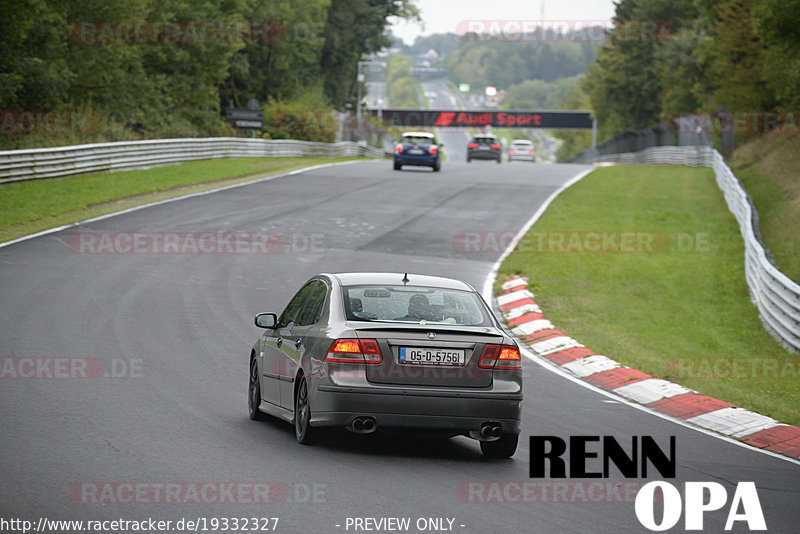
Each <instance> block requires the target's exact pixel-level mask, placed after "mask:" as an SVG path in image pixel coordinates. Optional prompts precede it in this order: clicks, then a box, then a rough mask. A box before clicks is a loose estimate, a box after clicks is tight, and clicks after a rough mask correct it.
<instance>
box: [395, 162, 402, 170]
mask: <svg viewBox="0 0 800 534" xmlns="http://www.w3.org/2000/svg"><path fill="white" fill-rule="evenodd" d="M402 168H403V166H402V165H400V164H399V163H395V164H394V170H396V171H399V170H400V169H402Z"/></svg>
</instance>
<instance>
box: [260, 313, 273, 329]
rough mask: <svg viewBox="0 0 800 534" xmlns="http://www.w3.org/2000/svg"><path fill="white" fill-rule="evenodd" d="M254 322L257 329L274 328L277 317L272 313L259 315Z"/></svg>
mask: <svg viewBox="0 0 800 534" xmlns="http://www.w3.org/2000/svg"><path fill="white" fill-rule="evenodd" d="M254 322H255V324H256V326H257V327H259V328H275V325H276V324H278V316H277V315H276V314H274V313H259V314H258V315H256V318H255V321H254Z"/></svg>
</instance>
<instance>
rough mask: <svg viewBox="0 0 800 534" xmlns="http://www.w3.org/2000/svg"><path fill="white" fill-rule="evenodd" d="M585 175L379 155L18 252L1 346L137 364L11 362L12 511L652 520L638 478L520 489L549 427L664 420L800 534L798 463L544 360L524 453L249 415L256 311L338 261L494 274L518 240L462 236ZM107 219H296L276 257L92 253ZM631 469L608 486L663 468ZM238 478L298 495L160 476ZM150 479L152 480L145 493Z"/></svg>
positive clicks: (215, 225) (7, 465)
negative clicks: (96, 370)
mask: <svg viewBox="0 0 800 534" xmlns="http://www.w3.org/2000/svg"><path fill="white" fill-rule="evenodd" d="M585 168H586V167H583V166H573V165H522V164H520V165H517V164H505V163H504V164H502V165H497V164H496V163H494V162H473V163H471V164H469V165H467V164H466V163H464V162H462V161H448V162H447V163H446V164H445V166H444V167H443V170H442V172H440V173H433V172H431V171H430V170H429V169H409V170H404V171H402V172H396V171H393V170H391V162H390V161H374V162H359V163H355V164H348V165H338V166H331V167H326V168H321V169H316V170H311V171H308V172H305V173H302V174H297V175H294V176H286V177H279V178H276V179H273V180H269V181H264V182H261V183H256V184H251V185H246V186H243V187H238V188H233V189H228V190H225V191H221V192H217V193H214V194H209V195H202V196H196V197H193V198H188V199H183V200H179V201H176V202H171V203H167V204H162V205H158V206H154V207H150V208H146V209H142V210H139V211H134V212H131V213H126V214H122V215H119V216H115V217H111V218H108V219H104V220H100V221H97V222H94V223H89V224H84V225H81V226H80V227H77V228H73V229H70V230H66V231H62V232H59V233H55V234H51V235H47V236H43V237H39V238H36V239H32V240H29V241H25V242H21V243H17V244H14V245H11V246H8V247H5V248H1V249H0V265H2V267H0V302H2V303H3V313H2V315H0V332H2V334H1V335H0V355H2V357H3V358H5V359H8V358H17V359H21V358H22V359H24V358H40V359H45V358H56V359H63V358H88V359H90V360H87V361H90V362H93V361H94V360H91V359H97V360H100V361H101V362H102V370H104V372H106V373H110V374H113V375H115V376H108V377H103V376H99V377H96V378H91V377H89V378H74V377H73V378H64V379H59V378H52V379H51V378H41V379H35V378H29V379H13V378H9V377H8V376H7V374H6V376H4V379H3V380H2V381H1V382H0V403H1V404H2V411H0V422H1V423H2V429H3V431H2V432H0V449H1V450H2V451H3V453H2V457H1V458H2V459H0V471H1V472H2V481H3V482H2V486H1V487H2V489H0V512H2V514H0V515H2V516H3V517H18V518H24V519H30V520H34V521H36V520H37V519H38V518H40V517H47V518H48V519H65V520H67V519H119V518H123V519H129V520H130V519H143V518H147V517H151V518H155V519H160V520H178V519H180V518H182V517H184V518H198V517H205V518H208V519H209V520H210V518H223V517H229V518H230V517H235V516H240V517H242V516H246V517H278V518H280V520H279V524H278V527H277V531H279V532H340V531H341V532H347V531H350V532H352V531H353V528H352V526H351V527H350V528H349V529H348V528H346V525H347V523H346V521H347V518H348V517H350V518H353V517H362V518H363V517H410V518H411V521H412V523H411V525H412V527H411V529H410V532H416V531H417V529H416V526H415V523H414V522H415V521H416V520H417V518H454V523H453V526H452V528H453V529H454V530H456V531H459V532H465V533H467V532H470V533H473V532H474V533H478V532H481V533H482V532H508V533H511V532H543V533H559V532H585V533H619V532H645V531H646V530H645V529H644V528H643V527H642V526H641V525H640V524H639V523H638V521H637V519H636V517H635V514H634V505H633V497H634V496H635V491H634V492H633V494H632V495H628V496H627V497H625V495H624V492H623V494H622V499H616V498H612V499H611V500H622V501H623V502H583V501H585V500H586V499H583V501H582V500H581V499H580V498H579V497H576V496H575V495H574V494H573V493H572V489H570V494H569V497H568V498H567V499H566V500H567V502H563V501H564V499H563V498H558V497H556V496H553V495H550V494H545V495H544V496H543V497H541V498H540V497H537V502H520V501H525V500H526V499H528V500H529V499H530V496H528V497H525V496H523V495H522V494H521V493H520V490H519V488H520V487H521V486H519V484H522V483H530V482H536V483H541V482H548V481H543V480H540V479H530V478H529V460H530V454H529V448H528V436H531V435H555V436H561V437H564V438H567V437H568V436H571V435H612V436H614V437H615V438H616V439H617V440H618V441H620V442H621V443H630V439H631V436H642V435H651V436H653V437H654V438H655V439H656V440H657V442H658V443H659V444H661V445H664V446H666V444H667V443H668V441H669V436H673V435H674V436H676V440H677V447H676V452H677V464H678V467H677V478H676V479H673V480H671V482H673V483H675V484H676V485H678V486H680V483H682V482H684V481H715V482H720V483H722V484H723V485H724V486H725V488H726V489H727V490H728V499H729V500H730V498H731V496H732V495H733V490H734V488H735V485H736V482H739V481H754V482H755V483H756V486H757V488H758V494H759V497H760V502H761V506H762V507H763V510H764V515H765V519H766V523H767V526H768V528H769V531H770V532H796V521H797V503H798V501H799V500H800V482H798V478H800V467H798V466H797V465H796V464H793V463H790V462H788V461H785V460H782V459H778V458H774V457H771V456H768V455H765V454H762V453H759V452H757V451H755V450H751V449H749V448H747V447H742V446H739V445H736V444H733V443H730V442H727V441H724V440H720V439H717V438H714V437H711V436H708V435H706V434H703V433H700V432H697V431H694V430H691V429H688V428H686V427H684V426H680V425H677V424H674V423H672V422H669V421H666V420H664V419H662V418H659V417H656V416H653V415H651V414H649V413H645V412H643V411H641V410H637V409H634V408H632V407H630V406H627V405H624V404H622V403H618V402H615V401H613V400H611V399H609V398H608V397H606V396H603V395H600V394H598V393H595V392H593V391H591V390H589V389H586V388H584V387H581V386H580V385H578V384H575V383H573V382H571V381H569V380H566V379H564V378H562V377H560V376H558V375H556V374H554V373H551V372H549V371H547V370H544V369H542V368H541V367H540V366H539V365H536V364H534V363H532V362H531V361H528V360H526V361H525V362H524V369H525V370H524V373H525V404H524V409H523V421H522V439H521V440H520V448H519V450H518V452H517V454H516V455H515V456H514V458H513V459H511V460H508V461H490V460H486V459H484V458H483V457H482V456H481V454H480V449H479V447H478V444H477V442H475V441H473V440H469V439H467V438H453V439H450V440H446V441H441V440H431V439H418V438H413V437H405V436H355V435H351V434H349V433H346V432H344V431H341V432H337V433H334V434H332V435H331V436H330V437H329V438H328V439H327V440H326V441H325V442H323V443H321V444H318V445H315V446H311V447H306V446H301V445H299V444H297V443H296V442H295V438H294V432H293V428H292V427H291V426H290V425H288V424H284V423H280V422H265V423H258V422H253V421H250V420H249V419H248V417H247V396H246V390H247V376H248V354H249V349H250V347H251V345H252V343H253V342H254V341H255V340H256V338H257V336H258V335H259V332H260V331H259V330H258V329H257V328H256V327H255V326H253V323H252V319H253V316H254V314H255V313H256V312H260V311H277V312H279V311H280V310H281V309H282V307H283V305H284V304H285V303H286V302H287V300H288V299H289V298H290V297H291V295H292V294H293V292H294V291H295V290H296V289H297V288H298V287H299V286H300V284H301V283H302V282H303V281H305V280H306V279H307V278H308V277H310V276H312V275H313V274H315V273H317V272H321V271H328V272H338V271H357V270H366V271H371V270H391V271H398V272H405V271H408V272H411V273H424V274H434V275H445V276H451V277H456V278H461V279H464V280H466V281H468V282H469V283H471V284H473V285H474V286H475V287H477V288H479V289H480V287H481V285H482V283H483V281H484V279H485V277H486V276H487V273H488V272H489V270H490V267H491V265H492V263H493V262H494V261H495V260H496V259H497V257H498V256H499V254H500V250H497V249H494V248H493V247H491V246H490V247H488V250H485V251H474V250H464V247H463V246H461V245H459V244H458V243H460V241H458V239H455V240H454V238H457V236H458V235H459V233H460V232H463V231H465V230H469V231H483V232H487V231H491V232H498V233H503V232H512V233H513V231H516V230H517V229H519V228H520V227H521V226H522V225H523V224H524V223H525V222H526V221H527V220H528V218H529V217H530V216H531V214H532V213H533V212H534V211H535V210H536V208H537V207H538V206H539V205H540V203H541V202H542V201H543V200H544V199H545V198H546V197H547V196H548V195H549V194H550V193H551V192H553V191H554V190H555V189H556V188H558V186H559V185H560V184H562V183H564V182H565V181H567V180H568V179H569V178H571V177H573V176H574V175H576V174H578V173H579V172H581V171H583V170H584V169H585ZM88 231H93V232H125V233H130V232H139V233H156V234H157V235H166V234H170V235H171V234H179V235H186V234H185V233H201V232H275V233H276V234H279V235H280V238H281V239H282V245H281V246H280V247H273V249H272V250H270V253H267V254H246V253H241V254H237V253H227V252H226V253H207V254H153V253H127V254H126V253H110V254H105V253H104V254H92V253H82V252H81V249H80V248H78V249H77V251H76V247H75V243H76V241H75V239H76V237H75V236H76V232H88ZM93 235H94V234H93ZM114 235H119V234H114ZM70 236H72V237H70ZM71 247H72V248H71ZM83 252H87V251H86V250H84V251H83ZM597 327H598V328H602V324H598V325H597ZM14 361H19V360H14ZM95 363H96V362H95ZM54 365H55V364H54ZM92 365H93V364H91V363H90V365H89V367H90V368H92ZM50 371H51V372H53V373H55V371H54V370H53V369H51V370H50ZM46 372H47V371H46V370H42V369H40V370H39V372H38V374H42V373H46ZM89 374H91V373H89ZM594 465H595V466H596V465H597V464H594ZM614 471H615V470H614V469H613V466H612V473H611V475H610V479H609V480H600V482H603V483H604V484H605V483H611V484H612V485H613V484H614V483H621V484H624V483H628V484H630V483H631V482H633V483H637V484H640V483H641V482H642V481H641V480H624V479H622V478H621V476H620V475H619V473H616V474H615V473H614ZM656 475H657V473H656ZM598 480H599V479H596V480H595V482H597V481H598ZM491 481H496V482H497V483H498V484H500V486H496V487H495V490H496V488H497V487H500V488H502V489H501V490H500V494H497V493H495V494H494V495H493V497H492V498H491V499H489V500H493V502H489V503H486V502H481V500H485V498H487V495H489V492H488V491H483V492H482V491H481V490H480V489H478V490H475V488H476V487H477V488H480V487H486V488H488V487H489V486H475V485H473V486H470V485H469V483H470V482H473V483H475V482H483V483H487V482H491ZM233 482H241V483H271V484H273V486H271V493H270V495H271V496H272V498H273V499H274V500H275V501H278V502H272V503H269V504H247V501H248V497H247V495H250V494H249V493H245V494H244V495H239V496H237V495H234V497H233V502H235V504H231V502H232V501H231V500H226V498H223V499H222V500H223V503H220V504H216V503H215V502H216V501H214V500H213V497H212V498H210V499H211V502H212V504H196V503H194V502H196V501H193V500H191V499H188V500H187V499H184V500H182V501H180V502H178V503H176V502H175V501H174V500H173V501H169V499H167V498H166V497H164V495H163V494H162V495H161V497H158V494H157V493H156V494H154V493H153V491H155V490H152V488H153V487H160V486H158V485H161V484H169V483H179V484H182V485H181V486H180V488H182V489H181V490H180V491H181V492H186V491H189V490H187V489H186V488H187V487H188V485H189V484H194V483H196V484H201V483H212V484H213V483H216V484H219V483H233ZM549 482H552V481H549ZM562 482H563V481H562ZM567 482H570V481H567ZM572 482H574V481H572ZM126 483H128V484H130V486H124V484H126ZM516 483H519V484H516ZM148 484H153V485H156V486H148ZM515 484H516V485H515ZM245 486H246V484H245ZM237 487H238V486H237ZM109 488H112V489H111V490H109ZM130 488H138V489H140V490H142V491H143V492H145V493H143V496H140V497H141V498H138V502H136V501H137V498H135V497H132V493H131V492H132V491H134V490H131V489H130ZM142 488H145V489H142ZM147 488H151V489H150V490H148V491H150V493H146V491H145V490H146V489H147ZM469 488H472V490H469ZM495 490H492V491H495ZM103 491H109V494H108V495H106V497H105V498H104V502H105V503H106V504H93V499H95V498H98V497H101V496H102V492H103ZM136 491H138V490H136ZM284 491H285V494H284V493H283V492H284ZM93 492H94V493H93ZM612 493H613V492H612ZM154 495H156V496H154ZM181 495H182V496H183V497H182V498H184V497H186V493H181ZM548 495H549V497H548ZM612 497H613V495H612ZM251 498H252V496H251ZM201 499H202V497H201ZM123 500H133V501H134V502H119V501H123ZM540 500H544V501H546V502H538V501H540ZM497 501H502V502H497ZM553 501H558V502H553ZM724 510H725V511H724V512H718V513H715V514H707V515H706V531H708V532H721V531H722V530H723V525H724V521H725V518H726V516H727V507H726V508H725V509H724ZM682 524H683V523H682V522H681V523H679V525H682ZM336 525H340V526H338V527H337V526H336ZM444 525H445V526H447V525H448V523H447V522H446V521H445V523H444ZM461 525H463V527H462V526H461ZM677 530H679V529H678V528H677V527H676V529H675V531H677ZM739 530H742V529H741V528H739Z"/></svg>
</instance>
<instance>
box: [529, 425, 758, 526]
mask: <svg viewBox="0 0 800 534" xmlns="http://www.w3.org/2000/svg"><path fill="white" fill-rule="evenodd" d="M598 449H599V450H598ZM629 450H630V452H628V451H626V448H625V447H623V446H622V445H620V443H619V442H618V441H617V440H616V439H614V437H613V436H570V438H569V453H567V441H565V440H564V439H563V438H560V437H558V436H531V437H530V451H531V463H530V477H531V478H545V477H547V476H548V475H549V477H550V478H608V477H609V471H610V467H611V465H612V464H613V465H614V466H615V467H616V468H617V469H618V470H619V471H620V472H621V473H622V476H623V477H625V478H639V477H641V478H646V477H647V471H648V467H652V468H654V469H655V470H656V471H658V473H659V474H660V475H661V476H662V477H664V478H675V474H676V473H675V471H676V469H675V468H676V458H675V454H676V452H675V436H670V438H669V447H668V451H667V452H665V451H664V450H663V449H662V448H661V447H660V446H659V444H658V443H657V442H656V440H655V439H654V438H653V437H652V436H641V437H640V436H632V437H631V445H630V447H629ZM565 453H566V459H565V458H564V455H565ZM547 467H549V473H548V470H547ZM659 493H660V495H659ZM656 502H662V503H663V511H662V514H661V517H660V520H659V519H657V517H656V510H655V503H656ZM727 503H728V492H727V490H726V489H725V486H723V485H722V484H720V483H719V482H685V483H684V484H683V497H681V492H680V491H679V489H678V488H676V487H675V485H673V484H671V483H669V482H666V481H658V480H656V481H653V482H648V483H647V484H645V485H644V486H642V488H641V489H640V490H639V492H638V494H637V495H636V501H635V505H634V506H635V511H636V519H637V520H638V521H639V523H641V524H642V526H644V527H645V528H647V529H648V530H651V531H656V532H661V531H665V530H669V529H671V528H672V527H674V526H675V525H676V524H677V523H678V521H680V518H681V515H683V516H684V528H685V529H686V530H702V529H703V517H704V514H706V513H710V512H716V511H719V510H722V509H723V508H724V507H725V505H726V504H727ZM684 509H685V512H684ZM737 522H739V523H745V524H746V525H747V528H748V529H749V530H757V531H761V530H766V529H767V525H766V521H765V520H764V513H763V511H762V509H761V503H760V501H759V499H758V491H757V490H756V486H755V483H754V482H738V483H737V484H736V489H735V491H734V494H733V497H732V498H731V500H730V505H729V508H728V515H727V519H726V520H725V530H726V531H729V530H731V529H732V528H733V526H734V524H735V523H737Z"/></svg>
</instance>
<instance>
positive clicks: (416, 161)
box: [394, 154, 438, 167]
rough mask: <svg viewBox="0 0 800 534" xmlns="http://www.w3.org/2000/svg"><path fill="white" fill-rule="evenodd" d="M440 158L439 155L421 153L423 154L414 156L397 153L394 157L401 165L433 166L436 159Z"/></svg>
mask: <svg viewBox="0 0 800 534" xmlns="http://www.w3.org/2000/svg"><path fill="white" fill-rule="evenodd" d="M437 159H438V157H437V156H430V155H421V156H414V155H407V154H403V155H396V156H395V157H394V162H395V163H397V164H399V165H418V166H420V167H433V166H435V165H436V160H437Z"/></svg>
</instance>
